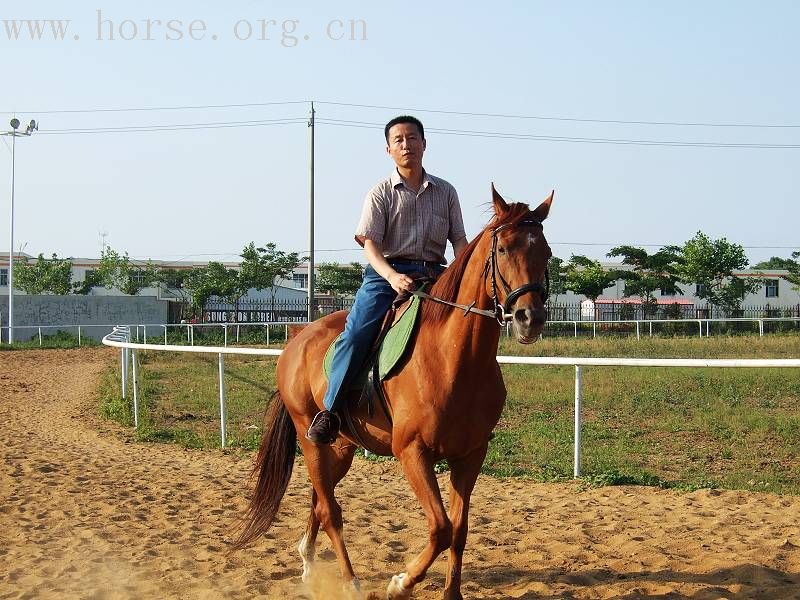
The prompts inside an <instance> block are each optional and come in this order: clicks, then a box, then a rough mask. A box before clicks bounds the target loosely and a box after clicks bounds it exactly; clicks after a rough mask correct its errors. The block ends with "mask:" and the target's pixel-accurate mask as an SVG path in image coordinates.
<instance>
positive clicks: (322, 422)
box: [306, 410, 342, 446]
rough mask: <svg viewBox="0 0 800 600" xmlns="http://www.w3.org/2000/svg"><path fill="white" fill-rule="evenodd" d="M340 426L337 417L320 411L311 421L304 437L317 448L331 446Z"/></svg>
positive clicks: (325, 411)
mask: <svg viewBox="0 0 800 600" xmlns="http://www.w3.org/2000/svg"><path fill="white" fill-rule="evenodd" d="M341 426H342V422H341V420H340V419H339V415H337V414H336V413H332V412H331V411H329V410H322V411H320V412H318V413H317V414H316V416H315V417H314V419H313V420H312V421H311V426H310V427H309V428H308V432H307V433H306V437H307V438H308V439H309V440H311V441H312V442H314V443H315V444H317V445H319V446H324V445H327V444H332V443H333V442H334V441H335V440H336V437H337V436H338V434H339V428H340V427H341Z"/></svg>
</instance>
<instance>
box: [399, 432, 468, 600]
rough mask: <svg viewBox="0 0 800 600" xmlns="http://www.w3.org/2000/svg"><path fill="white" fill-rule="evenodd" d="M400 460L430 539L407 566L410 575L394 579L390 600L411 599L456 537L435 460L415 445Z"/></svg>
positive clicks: (403, 574) (408, 447)
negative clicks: (435, 470)
mask: <svg viewBox="0 0 800 600" xmlns="http://www.w3.org/2000/svg"><path fill="white" fill-rule="evenodd" d="M398 458H399V459H400V462H401V464H402V465H403V471H404V472H405V475H406V479H408V482H409V483H410V484H411V489H413V490H414V494H416V496H417V500H418V501H419V503H420V505H421V506H422V510H423V512H424V513H425V517H426V518H427V520H428V532H429V538H428V544H427V545H426V546H425V548H424V549H423V550H422V552H420V554H419V555H418V556H417V557H416V558H415V559H414V560H412V561H411V562H410V563H409V564H408V567H407V571H406V572H405V573H401V574H400V575H395V576H394V577H392V581H391V582H390V583H389V587H388V588H387V590H386V597H387V598H388V599H389V600H405V599H407V598H410V597H411V592H412V591H413V589H414V586H415V585H416V584H418V583H419V582H420V581H422V580H423V579H425V575H426V573H427V571H428V568H429V567H430V566H431V564H432V563H433V561H434V560H436V557H437V556H439V554H440V553H441V552H442V551H443V550H445V549H447V547H448V546H450V543H451V540H452V536H453V527H452V525H451V524H450V519H449V518H448V517H447V513H446V511H445V509H444V504H443V503H442V496H441V494H440V493H439V483H438V482H437V481H436V474H435V473H434V471H433V459H432V458H431V457H430V456H429V455H428V453H427V451H426V449H424V448H422V447H421V446H420V445H417V444H412V445H410V446H407V447H406V448H405V449H403V451H402V452H401V453H400V455H399V457H398Z"/></svg>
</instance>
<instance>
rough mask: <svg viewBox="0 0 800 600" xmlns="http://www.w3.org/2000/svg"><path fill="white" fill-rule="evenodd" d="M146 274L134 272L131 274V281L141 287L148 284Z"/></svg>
mask: <svg viewBox="0 0 800 600" xmlns="http://www.w3.org/2000/svg"><path fill="white" fill-rule="evenodd" d="M145 276H146V273H145V272H144V271H138V270H137V271H132V272H131V281H133V282H134V283H138V284H139V285H143V284H145V283H147V280H146V277H145Z"/></svg>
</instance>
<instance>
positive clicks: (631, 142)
mask: <svg viewBox="0 0 800 600" xmlns="http://www.w3.org/2000/svg"><path fill="white" fill-rule="evenodd" d="M317 121H318V122H319V123H325V124H328V125H334V126H337V127H354V128H361V129H383V128H384V125H382V124H380V123H369V122H365V121H346V120H342V119H317ZM426 131H429V132H433V133H441V134H443V135H458V136H464V137H479V138H496V139H512V140H533V141H547V142H570V143H580V144H612V145H622V146H669V147H683V148H686V147H689V148H751V149H765V148H770V149H781V150H787V149H797V148H800V144H771V143H761V142H751V143H739V142H735V143H728V142H687V141H680V140H644V139H642V140H636V139H616V138H588V137H570V136H553V135H538V134H529V133H511V132H501V131H477V130H469V129H443V128H436V127H430V128H426Z"/></svg>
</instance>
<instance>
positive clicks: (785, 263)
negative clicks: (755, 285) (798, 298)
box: [753, 251, 800, 291]
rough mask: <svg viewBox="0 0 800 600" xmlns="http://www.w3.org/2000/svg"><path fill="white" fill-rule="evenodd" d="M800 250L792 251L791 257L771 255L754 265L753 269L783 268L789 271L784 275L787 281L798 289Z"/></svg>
mask: <svg viewBox="0 0 800 600" xmlns="http://www.w3.org/2000/svg"><path fill="white" fill-rule="evenodd" d="M798 258H800V252H798V251H795V252H792V257H791V258H779V257H777V256H773V257H772V258H770V259H769V260H765V261H762V262H760V263H758V264H757V265H755V266H754V267H753V268H754V269H783V270H786V271H789V274H788V275H787V276H786V279H787V281H789V282H790V283H791V284H792V285H793V287H794V289H795V290H798V291H800V261H798Z"/></svg>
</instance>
